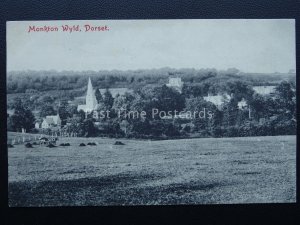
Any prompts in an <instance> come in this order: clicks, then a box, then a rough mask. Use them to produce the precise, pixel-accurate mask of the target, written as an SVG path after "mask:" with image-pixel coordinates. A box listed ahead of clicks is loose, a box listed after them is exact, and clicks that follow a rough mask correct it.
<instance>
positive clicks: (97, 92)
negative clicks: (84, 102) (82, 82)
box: [95, 88, 103, 104]
mask: <svg viewBox="0 0 300 225" xmlns="http://www.w3.org/2000/svg"><path fill="white" fill-rule="evenodd" d="M95 96H96V99H97V103H98V104H99V103H100V102H102V101H103V97H102V95H101V92H100V90H99V88H96V91H95Z"/></svg>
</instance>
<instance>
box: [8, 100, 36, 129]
mask: <svg viewBox="0 0 300 225" xmlns="http://www.w3.org/2000/svg"><path fill="white" fill-rule="evenodd" d="M13 108H14V110H15V111H14V114H13V115H12V116H11V120H10V126H11V128H12V129H13V130H14V131H21V130H22V128H24V129H25V130H26V131H30V130H31V129H32V128H34V122H35V118H34V115H33V114H32V112H31V111H30V110H29V109H28V107H26V106H25V105H24V104H23V102H22V100H21V99H20V98H16V99H15V102H14V105H13Z"/></svg>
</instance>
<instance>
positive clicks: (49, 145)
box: [46, 143, 56, 148]
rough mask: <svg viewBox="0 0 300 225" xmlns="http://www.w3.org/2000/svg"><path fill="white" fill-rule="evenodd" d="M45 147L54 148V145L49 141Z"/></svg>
mask: <svg viewBox="0 0 300 225" xmlns="http://www.w3.org/2000/svg"><path fill="white" fill-rule="evenodd" d="M46 147H48V148H54V147H56V146H55V145H54V144H52V143H50V144H48V145H47V146H46Z"/></svg>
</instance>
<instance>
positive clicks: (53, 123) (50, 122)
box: [41, 114, 61, 129]
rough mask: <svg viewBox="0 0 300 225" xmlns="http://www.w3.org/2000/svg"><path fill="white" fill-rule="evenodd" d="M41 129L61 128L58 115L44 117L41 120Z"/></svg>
mask: <svg viewBox="0 0 300 225" xmlns="http://www.w3.org/2000/svg"><path fill="white" fill-rule="evenodd" d="M41 127H42V128H43V129H47V128H51V127H59V128H60V127H61V119H60V117H59V114H57V115H56V116H46V118H44V119H43V122H42V124H41Z"/></svg>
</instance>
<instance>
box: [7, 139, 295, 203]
mask: <svg viewBox="0 0 300 225" xmlns="http://www.w3.org/2000/svg"><path fill="white" fill-rule="evenodd" d="M121 141H122V142H123V143H125V145H122V146H121V145H120V146H117V145H113V143H114V142H115V140H114V139H104V138H88V139H87V138H76V139H75V138H63V139H60V140H59V142H58V144H59V143H62V142H69V143H70V144H71V146H69V147H56V148H47V147H39V146H34V148H31V149H29V148H25V147H24V145H16V146H14V148H9V149H8V162H9V168H8V169H9V205H10V206H71V205H83V206H92V205H157V204H162V205H167V204H219V203H227V204H228V203H271V202H277V203H278V202H295V201H296V137H295V136H276V137H246V138H222V139H221V138H220V139H214V138H207V139H205V138H202V139H183V140H165V141H138V140H121ZM81 142H84V143H88V142H96V143H97V146H85V147H79V146H78V145H79V143H81Z"/></svg>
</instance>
